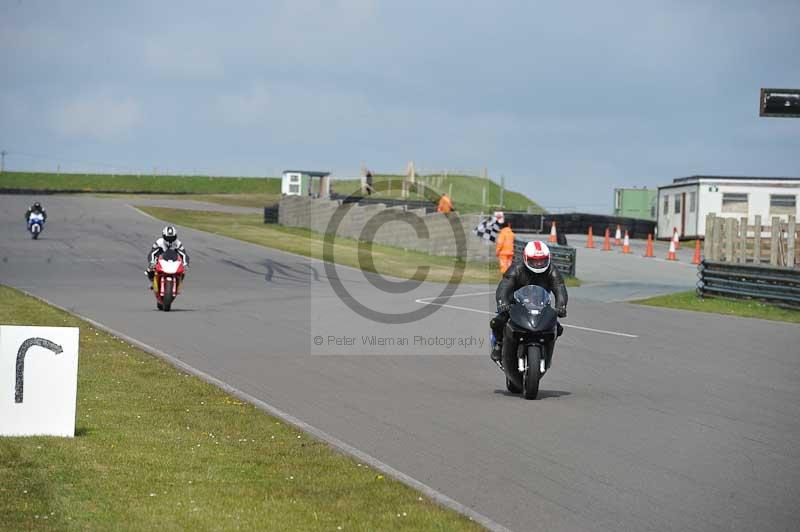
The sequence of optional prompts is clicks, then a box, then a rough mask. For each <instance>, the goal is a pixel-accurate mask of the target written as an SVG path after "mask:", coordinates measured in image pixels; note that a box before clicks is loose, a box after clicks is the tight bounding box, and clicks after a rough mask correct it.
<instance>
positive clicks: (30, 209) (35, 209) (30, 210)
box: [25, 201, 47, 222]
mask: <svg viewBox="0 0 800 532" xmlns="http://www.w3.org/2000/svg"><path fill="white" fill-rule="evenodd" d="M34 212H35V213H37V214H41V215H42V218H43V219H44V221H45V222H46V221H47V212H46V211H45V210H44V209H43V208H42V204H41V203H39V202H38V201H37V202H36V203H34V204H33V205H31V206H30V207H28V210H27V211H25V221H26V222H27V221H28V220H30V219H31V214H32V213H34Z"/></svg>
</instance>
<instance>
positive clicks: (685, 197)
mask: <svg viewBox="0 0 800 532" xmlns="http://www.w3.org/2000/svg"><path fill="white" fill-rule="evenodd" d="M798 195H800V177H736V176H734V177H731V176H703V175H695V176H691V177H680V178H677V179H674V180H673V182H672V184H670V185H665V186H662V187H658V204H657V211H658V223H657V229H656V231H657V236H658V238H661V239H666V238H670V237H671V236H672V232H673V228H675V229H677V230H678V234H679V235H680V237H681V238H686V239H691V238H696V237H704V236H705V233H706V216H707V215H708V214H711V213H713V214H715V215H716V216H719V217H722V218H735V219H737V220H738V219H740V218H743V217H745V216H746V217H747V220H748V223H750V224H753V223H755V217H756V216H761V220H762V221H764V222H766V223H769V220H772V218H773V217H776V216H777V217H779V218H780V219H781V220H783V221H786V220H787V219H788V217H789V215H794V216H795V217H796V218H800V210H798V208H799V207H800V202H798Z"/></svg>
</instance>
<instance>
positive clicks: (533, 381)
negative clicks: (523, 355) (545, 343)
mask: <svg viewBox="0 0 800 532" xmlns="http://www.w3.org/2000/svg"><path fill="white" fill-rule="evenodd" d="M527 349H528V367H527V369H525V371H524V372H523V373H522V388H523V390H522V392H523V395H524V397H525V399H529V400H530V399H536V396H538V395H539V379H541V378H542V374H541V373H539V366H540V364H541V360H542V348H541V346H538V345H529V346H528V347H527Z"/></svg>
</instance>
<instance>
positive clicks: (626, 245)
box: [622, 230, 631, 253]
mask: <svg viewBox="0 0 800 532" xmlns="http://www.w3.org/2000/svg"><path fill="white" fill-rule="evenodd" d="M622 252H623V253H630V252H631V241H630V239H629V238H628V231H627V230H626V231H625V239H624V240H623V241H622Z"/></svg>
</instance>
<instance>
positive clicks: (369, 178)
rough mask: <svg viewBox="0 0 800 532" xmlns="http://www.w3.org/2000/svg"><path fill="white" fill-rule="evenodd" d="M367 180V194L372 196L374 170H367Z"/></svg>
mask: <svg viewBox="0 0 800 532" xmlns="http://www.w3.org/2000/svg"><path fill="white" fill-rule="evenodd" d="M365 181H366V184H367V196H372V172H371V171H370V170H367V175H366V178H365Z"/></svg>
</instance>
